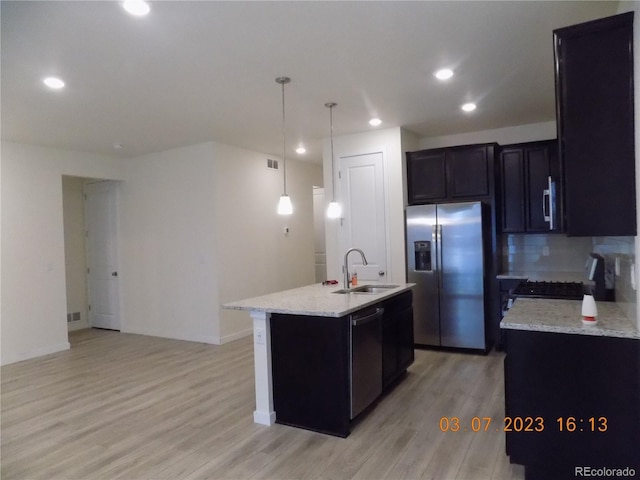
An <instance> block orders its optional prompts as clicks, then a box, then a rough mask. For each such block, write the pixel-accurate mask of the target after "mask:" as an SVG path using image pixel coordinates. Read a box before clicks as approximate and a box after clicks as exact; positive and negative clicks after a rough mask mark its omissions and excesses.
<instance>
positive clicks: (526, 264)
mask: <svg viewBox="0 0 640 480" xmlns="http://www.w3.org/2000/svg"><path fill="white" fill-rule="evenodd" d="M592 251H593V246H592V240H591V238H590V237H566V236H564V235H547V234H539V235H531V234H527V235H516V234H512V235H505V236H504V237H503V247H502V252H503V258H502V265H503V269H504V270H505V271H508V272H575V273H584V267H585V263H586V261H587V257H588V256H589V253H591V252H592Z"/></svg>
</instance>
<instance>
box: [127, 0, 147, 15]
mask: <svg viewBox="0 0 640 480" xmlns="http://www.w3.org/2000/svg"><path fill="white" fill-rule="evenodd" d="M122 7H123V8H124V9H125V10H126V11H127V12H128V13H130V14H131V15H134V16H136V17H144V16H145V15H147V14H148V13H149V12H150V11H151V7H150V6H149V4H148V3H147V2H145V1H143V0H125V1H124V2H122Z"/></svg>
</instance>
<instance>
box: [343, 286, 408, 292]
mask: <svg viewBox="0 0 640 480" xmlns="http://www.w3.org/2000/svg"><path fill="white" fill-rule="evenodd" d="M397 287H398V285H362V286H360V287H353V288H343V289H340V290H336V291H335V292H333V293H342V294H351V293H369V294H374V293H384V292H386V291H387V290H389V289H390V288H397Z"/></svg>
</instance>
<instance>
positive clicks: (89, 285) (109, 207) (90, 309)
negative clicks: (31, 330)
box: [62, 175, 120, 332]
mask: <svg viewBox="0 0 640 480" xmlns="http://www.w3.org/2000/svg"><path fill="white" fill-rule="evenodd" d="M62 189H63V196H62V197H63V219H64V245H65V274H66V293H67V312H68V313H67V326H68V331H69V332H72V331H76V330H81V329H86V328H90V327H96V328H107V329H112V330H120V294H119V285H118V283H119V282H118V281H119V277H118V244H117V238H118V235H117V225H118V222H117V191H118V182H114V181H101V180H96V179H86V178H81V177H72V176H66V175H65V176H63V177H62Z"/></svg>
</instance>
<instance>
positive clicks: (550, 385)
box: [504, 320, 640, 480]
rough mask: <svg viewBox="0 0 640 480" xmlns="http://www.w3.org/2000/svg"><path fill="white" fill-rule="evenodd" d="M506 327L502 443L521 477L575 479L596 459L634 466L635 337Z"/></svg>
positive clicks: (638, 420) (638, 413) (639, 424)
mask: <svg viewBox="0 0 640 480" xmlns="http://www.w3.org/2000/svg"><path fill="white" fill-rule="evenodd" d="M578 321H579V320H578ZM504 334H505V340H506V357H505V362H504V367H505V417H506V419H507V420H506V421H505V425H504V427H505V428H506V427H510V431H506V433H505V434H506V450H507V455H509V457H510V461H511V462H512V463H518V464H521V465H524V466H525V467H526V478H527V479H530V480H535V479H548V478H573V477H574V476H575V467H576V466H583V465H584V466H593V467H595V465H596V464H597V465H598V466H599V467H620V468H624V467H631V468H635V470H636V472H637V471H640V456H638V445H640V409H639V408H638V405H640V341H639V340H637V339H631V338H613V337H602V336H592V335H575V334H565V333H547V332H536V331H526V330H510V329H505V330H504ZM594 462H595V463H594Z"/></svg>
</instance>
